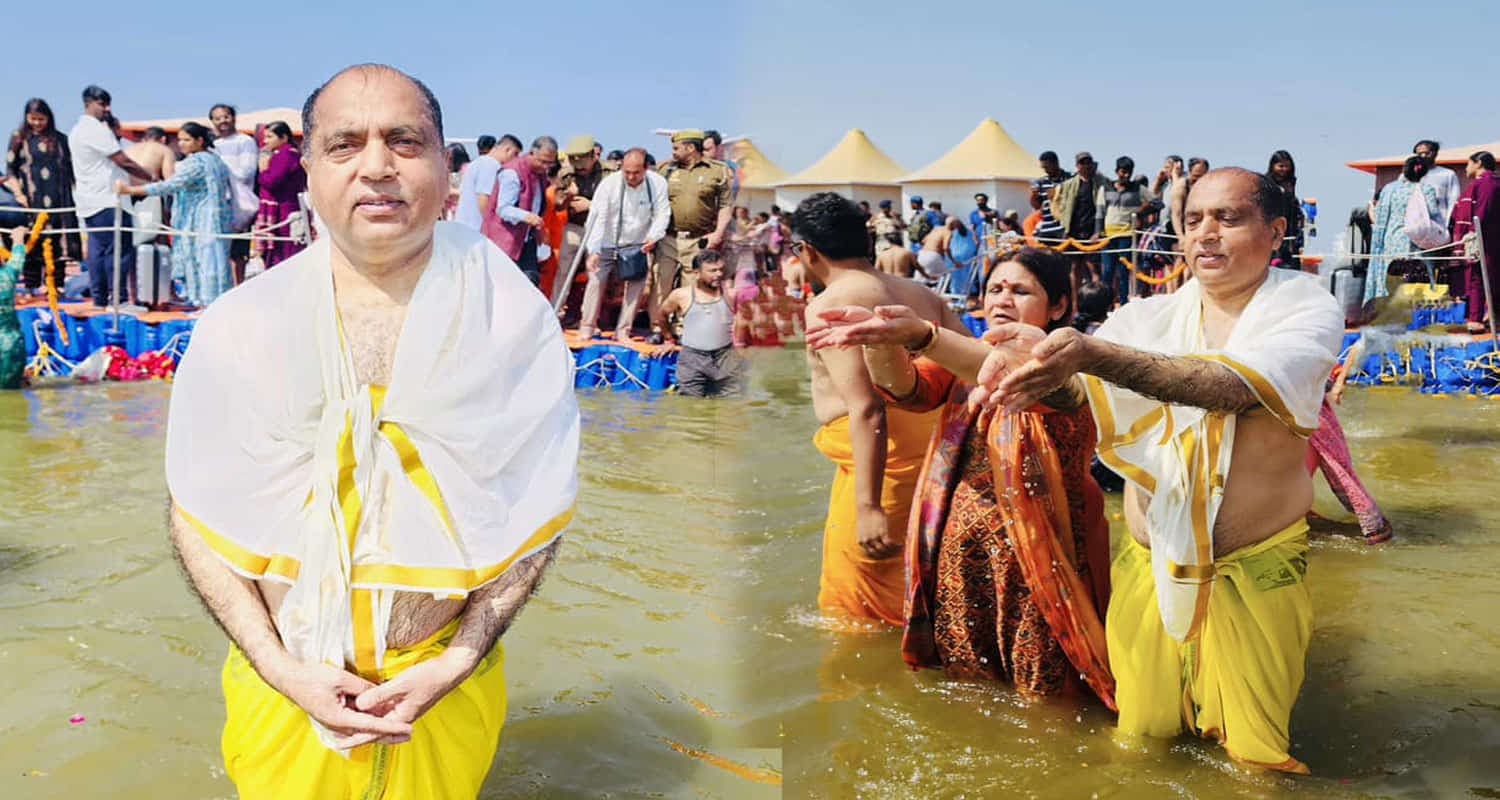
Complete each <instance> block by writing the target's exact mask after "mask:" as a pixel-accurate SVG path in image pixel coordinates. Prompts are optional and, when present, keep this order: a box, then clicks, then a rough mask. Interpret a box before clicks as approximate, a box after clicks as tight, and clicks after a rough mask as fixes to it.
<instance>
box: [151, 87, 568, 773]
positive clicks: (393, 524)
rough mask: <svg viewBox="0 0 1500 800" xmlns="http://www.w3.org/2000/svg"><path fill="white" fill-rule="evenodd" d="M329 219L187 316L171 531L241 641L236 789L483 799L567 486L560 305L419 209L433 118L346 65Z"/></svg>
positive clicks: (176, 397) (315, 155)
mask: <svg viewBox="0 0 1500 800" xmlns="http://www.w3.org/2000/svg"><path fill="white" fill-rule="evenodd" d="M302 126H303V130H304V131H306V142H307V147H306V150H305V153H306V155H305V157H304V158H305V161H304V163H305V164H306V167H307V176H308V190H309V192H310V193H311V197H312V204H313V207H314V208H315V209H316V210H317V214H318V218H319V219H320V220H321V221H322V222H323V224H324V225H325V226H326V230H327V235H326V236H324V237H322V238H320V239H319V240H318V241H317V242H314V243H313V245H312V246H310V247H309V248H307V249H306V250H304V251H303V252H302V253H299V254H298V255H296V256H295V257H293V258H292V259H290V260H288V261H286V262H285V263H284V264H282V265H281V266H278V267H277V268H276V269H275V270H273V271H272V272H268V273H266V275H264V276H262V277H261V278H259V279H257V280H255V281H251V282H250V283H247V284H245V285H244V286H242V287H240V288H238V289H236V290H234V291H232V292H230V293H228V294H227V295H225V296H224V298H222V299H221V300H220V301H219V302H216V303H215V304H214V305H213V307H212V308H211V309H209V310H208V311H207V312H206V313H205V314H204V315H203V318H202V319H201V320H200V321H199V323H198V327H197V328H196V329H195V331H194V333H193V350H192V353H191V354H190V355H188V356H187V357H186V358H185V359H184V360H183V363H182V369H181V370H180V371H179V372H178V373H177V382H176V384H175V386H174V389H173V393H172V405H171V411H170V414H169V418H168V425H167V447H166V449H167V463H166V467H167V484H168V487H169V489H170V491H171V496H172V511H171V536H172V543H173V545H174V547H175V548H176V551H177V554H178V557H179V559H180V561H181V563H182V566H183V568H184V570H185V571H186V573H187V575H188V577H189V579H190V580H191V582H192V585H193V588H194V589H195V590H196V591H197V592H198V594H199V596H200V598H201V599H202V600H203V602H204V605H205V606H206V607H207V608H208V610H209V611H210V613H212V615H213V617H214V619H215V621H217V622H218V623H219V626H220V627H221V628H223V630H224V632H225V633H226V634H228V636H229V638H230V640H231V642H232V647H231V648H230V654H229V658H228V660H227V662H226V663H225V665H224V670H223V677H222V683H223V689H224V695H225V700H226V705H227V720H226V722H225V726H224V734H223V740H222V741H223V749H224V761H225V766H226V770H227V772H228V774H229V777H230V779H231V780H233V781H234V783H235V785H236V788H237V789H238V791H239V796H240V797H242V798H273V797H274V798H284V797H295V798H313V797H317V798H354V797H424V798H433V797H436V798H473V797H474V796H476V795H477V794H478V791H479V787H480V784H481V783H482V781H483V780H484V776H485V774H486V772H488V770H489V767H490V763H491V761H492V760H493V758H494V754H495V748H496V746H497V744H498V741H499V736H500V728H501V725H502V724H503V722H504V718H505V683H504V674H503V673H504V670H503V666H502V664H503V655H502V651H501V650H500V648H499V645H498V644H497V642H498V639H499V637H500V636H501V634H503V633H504V632H505V630H506V628H507V627H509V625H510V623H511V621H512V620H513V619H514V618H515V616H516V614H517V613H518V612H519V611H520V610H521V607H522V606H523V605H524V604H525V602H526V599H527V598H528V597H529V596H530V595H531V592H532V590H533V588H534V587H535V586H536V584H537V581H538V580H539V579H540V577H541V574H542V572H543V570H545V569H546V567H547V565H548V564H549V563H550V561H551V560H552V556H553V553H554V552H555V550H556V547H557V541H558V537H559V536H560V535H561V532H562V529H563V528H564V526H566V524H567V522H568V521H569V519H570V518H571V515H572V506H573V498H574V495H575V493H576V490H577V478H576V467H577V456H578V410H577V405H576V402H575V400H574V396H573V388H572V362H571V358H570V356H569V355H568V352H567V348H566V347H565V345H564V344H563V341H562V332H561V330H560V329H559V327H558V324H557V320H556V318H555V316H554V315H553V313H552V309H551V307H550V306H549V304H548V303H547V301H546V300H545V299H544V298H542V297H541V296H540V295H539V294H537V293H536V291H535V289H533V288H532V286H531V283H530V282H529V281H528V280H527V278H526V277H525V276H524V275H523V274H522V273H521V272H520V271H519V270H518V269H517V268H516V265H515V264H514V263H513V262H512V261H510V260H509V259H508V258H506V257H505V256H504V255H503V254H502V253H501V252H500V251H499V250H498V249H497V248H495V247H494V245H493V244H491V243H490V242H489V241H488V240H486V239H484V238H483V237H482V236H481V235H480V234H478V233H477V232H474V231H472V230H470V229H468V228H465V227H464V226H462V225H458V224H456V223H434V220H436V219H437V217H438V213H439V212H440V210H441V209H442V206H443V201H444V199H445V198H446V196H447V194H448V181H447V164H446V159H445V151H444V149H443V132H442V131H443V129H442V111H441V109H440V107H439V105H438V102H437V99H436V98H435V97H433V95H432V93H431V91H430V90H428V89H427V87H425V86H424V85H422V84H421V83H420V82H418V81H417V80H416V79H414V78H411V77H410V76H407V75H405V74H403V73H401V72H399V71H397V70H395V69H393V68H391V67H387V66H383V65H369V64H366V65H360V66H355V67H350V68H348V69H345V70H343V71H342V72H339V73H338V74H337V75H335V76H334V77H333V78H332V79H330V80H329V81H328V82H327V83H325V84H323V86H321V87H320V88H318V89H317V90H316V91H314V92H313V93H312V95H311V96H310V97H309V98H308V100H307V103H306V105H305V106H304V107H303V111H302Z"/></svg>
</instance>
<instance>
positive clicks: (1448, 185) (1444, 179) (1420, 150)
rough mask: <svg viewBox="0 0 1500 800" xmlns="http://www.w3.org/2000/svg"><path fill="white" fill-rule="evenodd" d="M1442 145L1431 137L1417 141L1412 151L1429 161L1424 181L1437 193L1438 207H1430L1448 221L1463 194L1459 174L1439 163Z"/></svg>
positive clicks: (1438, 215) (1439, 217)
mask: <svg viewBox="0 0 1500 800" xmlns="http://www.w3.org/2000/svg"><path fill="white" fill-rule="evenodd" d="M1440 149H1442V148H1441V145H1439V144H1438V143H1437V142H1435V141H1433V140H1431V139H1423V140H1422V141H1420V142H1417V143H1416V145H1415V146H1414V147H1412V149H1411V151H1412V153H1413V154H1414V155H1416V156H1417V157H1419V158H1421V159H1422V160H1423V161H1426V162H1427V174H1426V175H1423V176H1422V182H1423V183H1425V184H1427V185H1428V186H1431V187H1432V191H1434V192H1436V193H1437V200H1438V207H1437V208H1434V209H1430V210H1431V211H1432V212H1433V213H1434V214H1435V215H1436V216H1437V218H1438V219H1441V220H1443V221H1444V222H1446V221H1447V220H1448V218H1450V217H1452V216H1453V206H1454V204H1456V203H1457V202H1458V196H1459V195H1461V194H1463V190H1462V189H1460V188H1459V184H1458V175H1457V174H1456V173H1454V171H1453V170H1451V169H1448V168H1447V167H1440V166H1438V163H1437V157H1438V150H1440Z"/></svg>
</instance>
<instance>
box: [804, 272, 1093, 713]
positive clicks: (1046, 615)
mask: <svg viewBox="0 0 1500 800" xmlns="http://www.w3.org/2000/svg"><path fill="white" fill-rule="evenodd" d="M1069 290H1070V277H1069V265H1068V262H1067V260H1066V259H1064V258H1063V257H1061V256H1059V255H1057V254H1056V253H1053V252H1051V251H1047V250H1041V249H1035V248H1023V249H1021V250H1020V251H1019V252H1017V253H1015V254H1014V255H1012V256H1009V257H1007V258H1004V259H1002V260H1000V262H999V263H998V264H996V265H995V266H994V267H993V269H992V270H991V272H990V274H989V275H988V276H987V277H986V280H985V292H984V313H985V317H986V319H987V321H988V323H989V326H990V327H991V328H995V327H997V326H1000V325H1007V324H1011V323H1022V324H1025V325H1029V326H1032V328H1031V329H1030V331H1029V332H1028V334H1027V335H1025V336H1023V337H1019V338H1017V339H1013V340H1011V341H1010V342H1007V344H1006V345H1005V347H1006V348H1007V349H1008V351H1009V352H1012V353H1014V355H1015V359H1014V362H1015V365H1017V366H1018V365H1019V364H1020V363H1024V361H1025V360H1026V359H1028V358H1029V352H1030V348H1031V347H1032V346H1033V345H1034V344H1035V343H1036V342H1038V341H1040V340H1041V339H1042V338H1043V337H1044V336H1045V335H1046V331H1048V330H1051V329H1052V328H1055V327H1058V326H1061V325H1064V324H1067V321H1068V320H1069V319H1070V318H1071V310H1072V309H1071V305H1072V303H1071V300H1070V297H1069ZM823 319H824V321H825V322H826V323H827V327H824V328H822V329H820V330H815V331H811V332H809V333H808V345H809V346H811V347H814V348H822V347H836V346H851V345H864V347H865V362H866V365H867V367H868V368H869V370H870V376H871V378H872V380H873V381H874V383H875V385H876V387H877V389H879V390H880V391H881V392H882V394H884V395H885V397H886V401H887V402H888V403H891V404H894V405H896V406H897V407H900V408H903V409H907V410H911V411H926V410H931V409H935V408H941V409H942V410H943V412H942V419H941V422H939V424H938V427H937V430H936V431H935V432H934V434H933V441H932V445H931V447H930V448H929V450H928V455H927V461H926V463H925V465H924V466H923V469H922V477H921V480H920V481H919V482H918V484H917V502H916V503H915V504H914V505H913V507H912V518H911V523H910V529H909V536H908V538H907V544H906V567H907V597H906V626H905V632H904V635H903V637H902V641H901V651H902V657H903V658H904V659H905V661H906V663H907V664H908V665H910V666H911V667H912V668H913V669H916V668H919V667H929V668H934V669H942V670H943V671H944V672H945V673H946V674H947V675H948V676H949V677H952V678H981V679H988V680H996V681H1006V682H1010V683H1012V684H1013V685H1014V686H1015V687H1016V689H1017V691H1018V692H1020V693H1021V695H1022V696H1024V697H1028V698H1038V697H1046V696H1056V695H1065V694H1070V693H1076V692H1078V691H1079V690H1080V689H1081V688H1082V685H1080V677H1081V679H1082V684H1083V685H1086V686H1087V687H1088V690H1089V691H1091V692H1092V693H1093V694H1094V695H1095V696H1097V697H1098V698H1099V699H1100V700H1101V701H1103V702H1104V704H1105V705H1107V706H1109V707H1110V708H1111V709H1113V708H1114V707H1115V704H1114V679H1113V677H1112V676H1111V674H1110V671H1109V659H1108V656H1107V655H1106V652H1105V638H1104V623H1103V619H1104V612H1105V608H1106V606H1107V605H1108V602H1109V524H1108V522H1107V521H1106V520H1105V517H1104V498H1103V494H1102V492H1100V490H1099V486H1098V484H1096V483H1095V482H1094V479H1093V477H1092V476H1091V475H1090V473H1089V463H1090V459H1091V456H1092V455H1093V452H1094V444H1095V437H1096V434H1095V429H1094V421H1093V416H1092V415H1091V413H1090V412H1089V410H1088V407H1087V406H1084V405H1081V404H1080V403H1078V402H1076V401H1073V402H1065V401H1064V400H1063V399H1056V400H1054V399H1053V398H1048V400H1054V402H1056V403H1057V405H1058V406H1060V407H1061V409H1058V408H1052V407H1049V406H1047V405H1044V404H1038V405H1037V406H1034V407H1032V408H1031V409H1028V410H1027V411H1024V412H1021V413H1018V414H1005V413H1004V412H1003V411H1001V410H999V409H986V410H979V409H978V408H977V407H973V406H971V405H970V403H969V402H968V399H969V394H970V391H971V389H972V387H973V386H974V385H975V379H976V377H977V375H978V373H979V369H980V367H981V366H982V365H983V363H984V360H985V357H986V356H987V355H989V354H990V352H991V351H992V348H991V347H990V346H989V345H988V344H985V343H984V342H981V341H978V340H975V339H968V338H965V337H961V336H958V335H955V334H951V333H949V332H947V331H944V330H943V329H942V328H941V327H939V326H936V325H933V324H932V323H930V322H928V321H926V320H922V319H920V318H918V317H917V316H916V315H915V313H914V312H912V311H911V309H908V308H905V307H903V306H888V307H881V308H878V309H875V311H874V312H871V311H870V310H868V309H861V308H854V307H846V308H842V309H834V310H831V311H828V312H825V314H824V315H823ZM1062 409H1065V410H1062Z"/></svg>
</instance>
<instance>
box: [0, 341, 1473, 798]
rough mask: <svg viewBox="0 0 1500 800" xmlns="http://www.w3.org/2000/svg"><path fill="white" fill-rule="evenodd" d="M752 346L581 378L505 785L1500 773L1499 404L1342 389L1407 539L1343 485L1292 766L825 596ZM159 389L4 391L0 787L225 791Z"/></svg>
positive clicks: (746, 787)
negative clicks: (961, 658)
mask: <svg viewBox="0 0 1500 800" xmlns="http://www.w3.org/2000/svg"><path fill="white" fill-rule="evenodd" d="M755 362H756V363H755V367H756V369H755V373H754V375H755V377H754V387H753V390H752V392H751V393H750V394H749V396H747V397H745V398H743V399H739V400H732V401H724V402H693V401H690V400H687V399H684V398H677V397H655V398H646V397H639V396H633V395H624V394H620V395H614V394H608V393H597V394H588V395H585V396H584V397H583V400H582V402H583V408H584V422H585V428H584V431H585V446H584V457H583V463H582V477H583V481H582V486H583V498H582V503H581V506H580V514H579V517H578V519H577V521H576V522H575V524H574V526H573V528H572V529H571V531H570V533H569V534H568V536H567V538H566V541H565V544H564V546H563V550H562V554H561V558H560V560H559V561H558V563H557V564H556V565H555V566H554V568H553V569H552V571H551V572H550V573H549V575H548V577H547V578H546V581H545V583H544V585H543V589H542V591H541V593H540V594H539V595H538V596H537V597H536V598H534V599H533V600H532V602H531V605H530V606H529V607H528V608H527V610H526V611H525V613H524V614H523V615H522V617H521V619H520V621H519V622H517V624H516V626H515V627H514V628H513V630H512V631H511V633H510V634H508V635H507V636H506V639H505V642H506V647H507V664H506V666H507V670H508V676H507V678H508V682H509V686H510V716H509V720H508V722H507V725H506V729H505V732H504V735H503V740H502V743H501V750H500V754H499V756H498V757H497V759H496V761H495V766H494V769H493V771H492V773H491V775H490V778H489V781H488V782H487V784H486V788H485V793H484V796H485V797H496V798H498V797H538V798H541V797H546V798H595V797H690V798H770V797H779V796H783V795H784V796H786V797H826V798H844V797H870V798H925V797H933V798H949V797H969V798H991V797H1059V798H1072V797H1083V798H1088V797H1119V798H1134V797H1141V798H1154V797H1184V798H1187V797H1192V798H1219V797H1252V798H1259V797H1267V798H1269V797H1282V796H1291V797H1310V798H1311V797H1336V798H1344V797H1401V798H1427V797H1432V798H1450V797H1452V798H1461V797H1500V670H1497V669H1496V664H1500V632H1497V631H1500V588H1497V587H1500V581H1497V580H1496V578H1495V575H1496V573H1497V571H1500V543H1497V541H1496V534H1497V532H1500V506H1497V503H1496V502H1495V498H1496V497H1497V496H1500V491H1497V490H1496V488H1495V481H1496V479H1497V475H1500V470H1497V466H1500V450H1497V448H1496V446H1495V445H1496V444H1497V440H1500V403H1493V402H1488V401H1477V400H1464V399H1448V398H1434V397H1423V396H1418V395H1414V394H1410V393H1408V392H1406V391H1404V390H1376V391H1357V390H1351V392H1350V396H1349V398H1348V400H1346V403H1345V405H1344V406H1343V407H1342V408H1341V415H1342V416H1343V418H1344V424H1345V427H1346V429H1347V431H1348V433H1349V436H1350V439H1351V446H1352V448H1353V450H1354V452H1355V455H1356V459H1357V460H1358V462H1359V464H1358V466H1359V467H1360V470H1361V474H1362V475H1363V477H1364V478H1365V479H1366V481H1367V482H1368V483H1369V484H1370V486H1371V488H1372V489H1373V490H1374V492H1375V494H1376V495H1377V497H1378V498H1379V499H1380V500H1381V501H1382V503H1383V505H1384V506H1385V508H1386V510H1387V513H1388V514H1389V515H1390V516H1391V517H1392V518H1393V520H1394V521H1395V524H1396V526H1397V530H1398V540H1397V542H1396V543H1394V544H1392V545H1387V546H1384V547H1380V548H1366V547H1365V546H1364V545H1362V544H1360V543H1358V542H1357V541H1355V540H1353V539H1350V538H1347V536H1346V534H1348V533H1350V532H1351V531H1353V530H1354V528H1353V526H1352V524H1351V523H1349V522H1348V521H1346V518H1345V517H1344V515H1342V514H1341V513H1334V512H1335V510H1336V509H1337V505H1336V503H1334V502H1333V501H1332V499H1331V497H1330V496H1329V495H1328V493H1327V492H1326V489H1320V497H1319V508H1320V510H1323V511H1325V512H1327V513H1328V514H1329V516H1330V517H1332V518H1333V519H1332V520H1331V521H1326V522H1319V523H1317V524H1316V525H1315V531H1316V532H1318V533H1319V534H1320V538H1319V539H1318V540H1317V541H1316V543H1315V545H1314V551H1313V556H1312V568H1311V569H1312V571H1311V580H1312V581H1313V584H1312V586H1313V593H1314V602H1315V609H1316V618H1317V623H1316V631H1315V633H1314V638H1313V643H1312V650H1311V653H1310V656H1309V662H1310V663H1309V670H1308V680H1307V683H1306V686H1305V687H1304V689H1303V692H1302V697H1301V699H1300V701H1299V703H1298V706H1297V711H1296V714H1295V715H1294V717H1293V722H1292V734H1293V739H1294V741H1295V742H1296V744H1297V746H1296V748H1295V749H1294V751H1293V752H1294V754H1295V755H1297V756H1298V757H1299V758H1301V759H1302V760H1303V761H1305V762H1307V763H1308V764H1309V765H1310V766H1311V767H1312V769H1313V771H1314V773H1315V774H1314V776H1313V777H1311V778H1302V779H1293V778H1284V777H1280V776H1268V775H1265V774H1251V773H1247V772H1244V771H1242V770H1240V769H1238V768H1236V767H1234V766H1232V765H1231V764H1230V763H1229V762H1228V761H1227V760H1226V759H1225V758H1224V757H1223V755H1222V753H1221V752H1220V751H1218V750H1216V749H1214V748H1211V747H1207V746H1204V745H1202V744H1199V743H1198V742H1195V741H1190V740H1186V739H1182V740H1178V741H1174V742H1158V743H1152V744H1149V745H1125V744H1121V743H1117V742H1116V741H1115V740H1114V739H1113V738H1112V736H1111V735H1110V730H1111V722H1110V719H1109V716H1108V715H1107V714H1106V713H1105V712H1104V711H1103V710H1102V709H1100V708H1097V707H1092V706H1082V705H1076V704H1072V703H1055V704H1045V705H1030V706H1028V705H1026V704H1023V703H1021V702H1020V701H1019V700H1018V699H1017V698H1016V696H1015V695H1014V694H1013V693H1011V692H1009V691H1007V690H1005V689H1004V688H1001V687H996V686H992V685H983V684H977V683H962V682H953V681H947V680H944V679H942V678H941V677H940V676H938V675H937V674H935V673H931V672H924V673H912V672H909V671H907V670H906V669H905V668H904V667H903V665H902V664H901V661H900V657H899V654H898V652H897V647H898V636H897V635H896V634H895V633H893V632H890V631H869V632H836V631H832V630H828V629H827V628H826V627H825V626H823V625H821V624H820V620H819V618H818V615H817V613H816V604H815V598H816V594H817V570H818V559H819V543H820V537H821V533H822V517H823V511H824V506H825V504H826V499H827V488H828V481H829V478H830V476H831V468H830V467H829V466H828V464H827V462H825V461H824V460H823V459H822V457H821V456H819V455H818V454H817V452H816V451H815V450H813V448H812V445H811V443H810V438H811V436H812V433H813V430H814V428H815V422H814V421H813V418H812V411H811V407H810V403H809V398H808V396H807V388H806V380H805V377H804V369H805V368H804V366H803V364H802V360H801V354H800V352H797V351H793V350H787V351H773V352H761V353H756V354H755ZM167 392H168V387H166V386H163V385H160V384H153V385H102V386H87V387H70V388H66V389H44V390H38V391H29V392H23V393H0V675H3V676H4V678H3V680H0V687H3V689H4V692H5V694H4V697H5V699H4V701H3V705H0V708H3V709H4V712H5V713H4V714H3V715H0V736H3V739H0V741H3V742H4V745H3V746H0V797H3V798H11V797H19V798H31V797H37V798H50V797H57V798H64V797H66V798H79V797H117V798H178V797H182V798H188V797H192V798H198V797H232V796H233V789H232V787H231V785H230V784H229V782H228V781H227V780H226V779H225V778H224V776H223V772H222V769H221V767H220V765H219V756H218V734H219V728H220V726H221V725H222V723H223V706H222V699H221V697H220V695H219V690H218V684H217V675H218V669H219V666H220V664H221V663H222V660H223V656H224V651H225V643H224V639H223V636H222V634H220V633H219V631H218V630H217V629H216V628H215V627H214V626H213V624H212V623H211V622H209V621H208V619H207V618H206V617H205V615H204V614H203V612H202V611H200V610H199V608H198V606H197V602H196V601H195V600H193V599H192V597H191V596H190V594H189V593H188V591H187V589H186V588H185V586H184V584H183V580H182V578H181V577H180V576H179V574H178V572H177V568H176V566H175V565H174V563H173V561H172V558H171V554H170V552H169V550H168V547H167V544H166V539H165V536H164V534H163V525H162V520H163V512H164V495H165V488H164V485H163V478H162V474H161V447H162V437H163V420H164V413H165V408H166V399H167ZM1113 507H1114V506H1112V508H1113ZM1116 524H1117V525H1118V523H1116ZM74 715H83V716H84V717H85V721H84V722H83V723H81V724H76V725H75V724H71V723H70V722H69V718H70V717H73V716H74Z"/></svg>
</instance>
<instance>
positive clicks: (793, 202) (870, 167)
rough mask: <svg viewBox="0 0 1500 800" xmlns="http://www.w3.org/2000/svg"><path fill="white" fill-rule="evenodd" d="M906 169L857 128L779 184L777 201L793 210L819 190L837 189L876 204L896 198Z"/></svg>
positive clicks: (894, 200)
mask: <svg viewBox="0 0 1500 800" xmlns="http://www.w3.org/2000/svg"><path fill="white" fill-rule="evenodd" d="M905 172H906V170H904V169H902V168H901V165H900V164H897V163H896V162H895V161H892V160H891V157H890V156H887V155H886V154H885V153H883V152H881V150H880V148H878V147H876V146H875V144H874V143H873V142H871V141H870V138H869V137H868V136H865V132H864V131H862V130H860V129H858V128H855V129H854V130H851V131H849V132H848V133H846V134H844V138H843V139H841V140H840V141H839V143H838V144H836V145H834V147H833V149H832V150H829V151H828V153H827V155H824V156H823V157H822V158H821V159H819V160H818V161H817V162H816V163H814V164H813V165H812V166H810V167H808V168H807V169H805V170H802V171H801V172H799V173H797V174H796V175H793V176H792V177H790V178H787V179H786V180H784V181H781V182H780V183H778V184H777V185H776V204H777V205H779V206H781V207H782V208H783V209H786V210H791V209H793V208H796V207H797V204H798V203H800V202H802V200H804V199H805V198H807V197H808V196H810V195H813V194H816V193H818V192H837V193H839V194H842V195H844V196H845V197H848V198H849V199H851V200H854V201H855V202H859V201H861V200H864V201H867V202H869V204H870V205H871V206H872V207H873V206H877V205H879V203H880V201H881V200H890V201H891V202H893V203H894V202H897V201H899V200H900V199H901V187H900V185H898V183H897V179H898V178H900V177H901V175H902V174H903V173H905Z"/></svg>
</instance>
